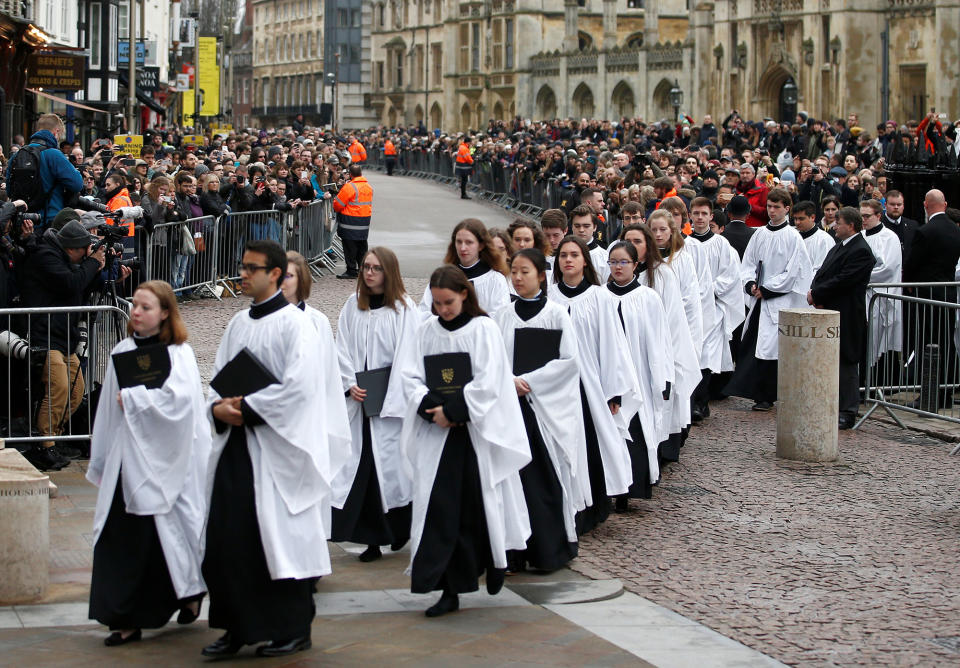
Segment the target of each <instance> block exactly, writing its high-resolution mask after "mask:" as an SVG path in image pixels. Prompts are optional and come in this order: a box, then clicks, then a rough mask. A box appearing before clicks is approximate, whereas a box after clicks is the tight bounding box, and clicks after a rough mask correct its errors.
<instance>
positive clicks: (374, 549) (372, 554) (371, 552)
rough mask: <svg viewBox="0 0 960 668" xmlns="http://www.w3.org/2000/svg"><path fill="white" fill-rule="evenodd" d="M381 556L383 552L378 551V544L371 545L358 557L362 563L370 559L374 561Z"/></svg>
mask: <svg viewBox="0 0 960 668" xmlns="http://www.w3.org/2000/svg"><path fill="white" fill-rule="evenodd" d="M382 556H383V552H381V551H380V546H379V545H371V546H370V547H368V548H367V549H366V550H364V551H363V553H362V554H361V555H360V556H359V557H358V559H360V561H362V562H363V563H365V564H366V563H369V562H371V561H376V560H377V559H379V558H380V557H382Z"/></svg>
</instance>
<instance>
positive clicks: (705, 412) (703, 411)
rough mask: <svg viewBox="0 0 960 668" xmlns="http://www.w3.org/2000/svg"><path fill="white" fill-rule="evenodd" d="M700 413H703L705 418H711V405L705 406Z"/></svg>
mask: <svg viewBox="0 0 960 668" xmlns="http://www.w3.org/2000/svg"><path fill="white" fill-rule="evenodd" d="M700 412H701V413H703V417H705V418H708V417H710V404H704V405H703V408H701V409H700Z"/></svg>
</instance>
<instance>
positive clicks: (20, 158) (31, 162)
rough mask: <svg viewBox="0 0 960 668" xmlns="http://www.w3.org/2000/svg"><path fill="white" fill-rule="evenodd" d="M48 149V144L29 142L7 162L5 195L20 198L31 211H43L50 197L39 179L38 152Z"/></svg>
mask: <svg viewBox="0 0 960 668" xmlns="http://www.w3.org/2000/svg"><path fill="white" fill-rule="evenodd" d="M48 150H50V147H49V146H43V147H41V146H37V145H36V144H29V145H27V146H24V147H23V148H21V149H20V150H19V151H17V153H16V154H15V155H14V156H13V157H12V158H10V162H9V163H8V164H7V195H8V196H9V197H10V199H11V200H15V199H22V200H23V201H24V202H26V203H27V211H30V212H31V213H41V214H42V213H44V210H45V209H46V207H47V200H48V199H49V198H50V194H49V193H47V192H45V191H44V190H43V181H42V180H41V179H40V154H41V153H43V152H44V151H48Z"/></svg>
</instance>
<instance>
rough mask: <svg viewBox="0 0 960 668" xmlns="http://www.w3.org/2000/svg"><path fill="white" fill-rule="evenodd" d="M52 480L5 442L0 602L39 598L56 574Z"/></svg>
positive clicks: (0, 457) (1, 454)
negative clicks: (52, 548)
mask: <svg viewBox="0 0 960 668" xmlns="http://www.w3.org/2000/svg"><path fill="white" fill-rule="evenodd" d="M49 490H50V479H49V478H48V477H47V476H46V475H44V474H43V473H40V472H39V471H37V469H35V468H34V467H33V466H32V465H31V464H30V462H28V461H27V460H26V459H24V457H23V455H21V454H20V453H19V452H17V451H16V450H14V449H9V448H7V449H3V447H2V445H0V605H10V604H13V603H24V602H27V601H32V600H36V599H38V598H40V597H42V596H44V595H45V594H46V593H47V584H48V582H49V578H50V573H49V571H50V498H49Z"/></svg>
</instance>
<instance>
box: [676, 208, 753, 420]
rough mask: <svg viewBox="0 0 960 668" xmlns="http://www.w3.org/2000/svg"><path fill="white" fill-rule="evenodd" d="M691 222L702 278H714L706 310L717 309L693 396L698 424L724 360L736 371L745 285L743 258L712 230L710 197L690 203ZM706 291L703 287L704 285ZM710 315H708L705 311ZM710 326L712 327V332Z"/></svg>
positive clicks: (707, 412) (705, 340) (706, 334)
mask: <svg viewBox="0 0 960 668" xmlns="http://www.w3.org/2000/svg"><path fill="white" fill-rule="evenodd" d="M690 218H691V220H692V221H693V234H692V235H691V236H690V238H689V239H688V241H689V240H691V239H692V240H695V241H697V242H698V244H697V245H695V246H694V248H695V249H696V251H697V256H698V260H699V262H701V263H703V264H705V265H706V266H707V269H706V271H705V272H704V273H703V274H702V275H709V276H710V281H711V282H710V284H709V285H708V286H707V287H708V292H709V293H710V298H709V299H708V300H707V301H706V302H705V305H704V308H705V309H713V312H714V316H713V317H712V318H707V317H706V316H705V317H704V319H703V321H704V332H703V348H702V352H701V355H700V367H701V377H702V380H701V381H700V384H699V385H697V389H696V390H694V394H693V408H692V409H691V413H692V418H693V421H694V422H697V421H698V420H700V419H702V418H705V417H708V416H709V415H710V407H709V405H708V401H709V399H710V378H711V375H712V374H715V373H721V372H723V371H726V370H728V369H726V368H725V367H724V359H727V360H728V363H729V370H732V369H733V364H732V359H730V355H729V351H730V338H731V337H732V336H733V332H734V330H735V329H736V328H737V327H739V326H740V324H741V323H742V322H743V318H744V308H743V302H744V299H743V284H742V283H741V282H740V256H739V255H737V251H735V250H734V249H733V247H732V246H731V245H730V242H728V241H727V240H726V239H724V238H723V236H721V235H719V234H715V233H714V232H713V231H711V230H710V221H711V220H713V203H712V202H710V200H708V199H707V198H706V197H697V198H695V199H694V200H693V201H692V202H691V203H690ZM701 287H702V285H701ZM704 312H705V313H706V311H704ZM708 322H711V323H712V324H711V325H710V326H709V328H708V327H707V326H706V324H707V323H708Z"/></svg>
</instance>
